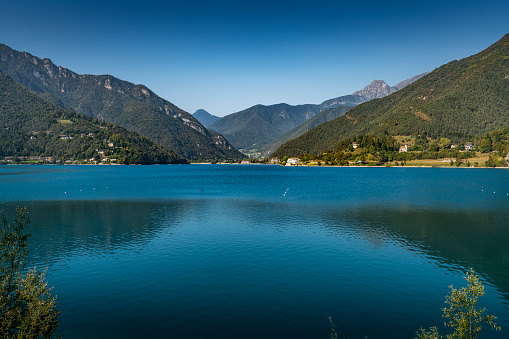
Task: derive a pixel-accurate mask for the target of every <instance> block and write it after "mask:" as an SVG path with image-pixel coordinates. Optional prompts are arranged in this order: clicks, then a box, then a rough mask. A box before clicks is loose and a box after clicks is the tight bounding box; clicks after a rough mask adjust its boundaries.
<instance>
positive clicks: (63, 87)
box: [0, 44, 243, 161]
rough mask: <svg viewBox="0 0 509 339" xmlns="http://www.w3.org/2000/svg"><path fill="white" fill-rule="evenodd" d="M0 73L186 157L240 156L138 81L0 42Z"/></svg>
mask: <svg viewBox="0 0 509 339" xmlns="http://www.w3.org/2000/svg"><path fill="white" fill-rule="evenodd" d="M0 71H1V72H3V73H5V74H7V75H9V76H10V77H11V78H13V79H14V80H15V81H16V82H18V83H20V84H21V85H23V86H25V87H26V88H28V89H29V90H31V91H33V92H35V93H36V94H37V95H39V96H40V97H41V98H43V99H45V100H48V101H50V102H52V103H54V104H55V105H58V106H60V107H63V108H67V109H72V110H74V111H76V112H78V113H82V114H86V115H88V116H91V117H94V118H97V119H101V120H104V121H106V122H111V123H115V124H118V125H120V126H122V127H124V128H126V129H128V130H130V131H135V132H137V133H139V134H141V135H144V136H146V137H148V138H150V139H151V140H153V141H155V142H157V143H158V144H160V145H163V146H165V147H168V148H171V149H172V150H173V151H175V152H176V153H178V154H181V155H183V156H184V157H186V158H187V159H190V160H196V161H201V160H225V159H228V158H232V159H240V158H242V157H243V155H242V154H241V153H240V152H238V151H237V150H236V149H235V148H234V147H233V146H231V145H230V144H229V143H228V141H227V140H226V139H225V138H223V137H222V136H221V135H217V134H212V133H210V132H209V131H208V130H207V129H206V128H205V127H203V125H202V124H201V123H200V122H199V121H198V120H196V119H195V118H194V117H193V116H192V115H191V114H189V113H187V112H185V111H184V110H182V109H180V108H178V107H177V106H175V105H174V104H172V103H171V102H169V101H167V100H165V99H163V98H160V97H159V96H157V95H156V94H155V93H154V92H152V91H151V90H150V89H148V88H147V87H146V86H143V85H135V84H132V83H130V82H127V81H122V80H120V79H117V78H115V77H113V76H111V75H98V76H97V75H88V74H77V73H75V72H73V71H71V70H69V69H66V68H63V67H60V66H56V65H55V64H54V63H53V62H52V61H51V60H50V59H40V58H38V57H36V56H33V55H31V54H29V53H27V52H18V51H15V50H13V49H11V48H10V47H8V46H6V45H3V44H0Z"/></svg>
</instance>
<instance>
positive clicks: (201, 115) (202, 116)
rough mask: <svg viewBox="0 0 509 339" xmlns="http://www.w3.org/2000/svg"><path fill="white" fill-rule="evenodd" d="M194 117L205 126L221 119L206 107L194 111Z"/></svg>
mask: <svg viewBox="0 0 509 339" xmlns="http://www.w3.org/2000/svg"><path fill="white" fill-rule="evenodd" d="M193 117H195V119H196V120H198V121H199V122H200V123H201V124H202V125H203V126H205V127H207V126H208V125H210V124H211V123H213V122H215V121H217V120H219V119H221V118H220V117H218V116H215V115H213V114H210V113H209V112H207V111H206V110H204V109H199V110H197V111H196V112H194V113H193Z"/></svg>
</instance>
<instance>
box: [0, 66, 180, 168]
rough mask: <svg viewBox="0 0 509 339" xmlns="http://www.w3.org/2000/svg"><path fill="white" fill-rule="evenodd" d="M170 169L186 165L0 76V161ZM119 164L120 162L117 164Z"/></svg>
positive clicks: (122, 131) (137, 138)
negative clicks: (170, 165)
mask: <svg viewBox="0 0 509 339" xmlns="http://www.w3.org/2000/svg"><path fill="white" fill-rule="evenodd" d="M5 157H12V159H8V160H10V161H13V162H16V161H17V158H18V157H23V158H24V157H27V158H30V157H32V159H34V160H37V161H45V162H57V161H58V162H60V163H64V162H66V161H85V160H87V161H89V162H90V161H91V160H90V159H91V158H94V161H97V160H98V161H101V160H102V159H108V160H106V162H116V163H120V164H168V163H186V162H187V161H186V160H185V159H184V158H182V157H181V156H179V155H177V154H175V153H174V152H172V151H171V150H169V149H167V148H164V147H162V146H159V145H157V144H155V143H154V142H152V141H150V140H149V139H147V138H146V137H143V136H140V135H138V134H137V133H133V132H128V131H127V130H126V129H124V128H122V127H119V126H116V125H113V124H106V123H104V122H101V121H99V120H97V119H93V118H91V117H88V116H86V115H82V114H78V113H76V112H74V111H70V110H67V109H63V108H61V107H58V106H55V105H53V104H51V103H49V102H47V101H45V100H43V99H41V98H40V97H38V96H37V95H35V94H34V93H33V92H30V91H29V90H27V89H26V88H25V87H23V86H21V85H19V84H18V83H16V82H15V81H14V80H12V79H11V78H10V77H8V76H7V75H5V74H3V73H1V72H0V160H4V159H5ZM113 159H116V160H113Z"/></svg>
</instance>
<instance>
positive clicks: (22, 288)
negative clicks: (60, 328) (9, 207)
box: [0, 207, 60, 338]
mask: <svg viewBox="0 0 509 339" xmlns="http://www.w3.org/2000/svg"><path fill="white" fill-rule="evenodd" d="M27 214H28V212H27V210H26V208H19V207H18V208H17V209H16V216H15V218H14V221H13V222H12V223H10V222H8V221H7V219H6V218H5V216H4V215H3V214H1V215H0V220H1V223H2V229H1V234H0V249H1V251H0V337H2V338H50V337H52V336H53V332H54V331H55V330H56V328H57V325H58V321H57V318H58V315H59V314H60V312H59V311H57V310H56V309H55V306H56V305H57V301H56V297H53V296H52V295H51V293H50V292H51V290H52V288H48V285H47V283H46V282H45V273H46V272H45V271H42V272H37V270H36V268H35V267H34V268H32V269H29V270H28V271H27V272H26V273H23V270H24V268H25V259H26V255H27V245H28V238H29V237H30V233H24V229H25V227H26V226H27V225H28V224H29V223H30V219H29V217H28V215H27Z"/></svg>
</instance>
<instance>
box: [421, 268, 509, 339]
mask: <svg viewBox="0 0 509 339" xmlns="http://www.w3.org/2000/svg"><path fill="white" fill-rule="evenodd" d="M464 279H465V280H466V281H467V282H468V285H467V287H462V288H461V289H459V290H457V289H455V288H454V287H453V286H452V285H451V286H450V288H451V294H450V295H448V296H446V297H445V303H446V304H447V305H448V307H445V308H443V309H442V312H443V317H444V318H446V319H448V320H449V321H448V322H446V323H445V325H446V326H447V327H451V328H453V329H454V332H453V333H451V334H448V335H447V338H448V339H456V338H457V339H474V338H477V337H478V336H479V333H480V332H481V330H482V323H485V324H487V325H489V326H490V327H491V328H493V329H494V330H498V331H500V330H501V328H500V326H497V324H496V323H495V319H497V317H495V316H493V315H488V314H486V309H484V308H482V309H477V302H478V300H479V298H480V297H482V296H484V286H483V285H482V283H481V281H480V280H479V277H478V276H477V274H475V272H474V270H473V269H472V268H471V269H470V271H469V272H467V273H466V275H465V277H464ZM440 338H443V336H442V335H440V334H439V333H438V329H437V328H436V327H432V328H431V329H430V330H429V331H426V330H425V329H423V328H421V329H420V330H419V332H417V339H440Z"/></svg>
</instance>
